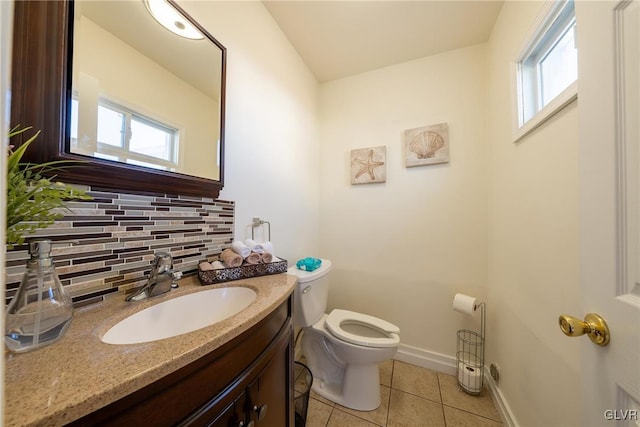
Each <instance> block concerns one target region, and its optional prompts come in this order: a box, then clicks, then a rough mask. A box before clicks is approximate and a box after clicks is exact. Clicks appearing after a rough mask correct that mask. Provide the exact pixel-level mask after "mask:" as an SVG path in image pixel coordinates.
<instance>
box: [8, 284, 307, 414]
mask: <svg viewBox="0 0 640 427" xmlns="http://www.w3.org/2000/svg"><path fill="white" fill-rule="evenodd" d="M179 283H180V287H179V288H178V289H174V290H172V291H171V292H170V293H169V294H166V295H162V296H158V297H154V298H151V299H150V300H147V301H140V302H125V301H124V296H123V295H122V294H116V295H113V296H110V297H109V298H106V299H105V301H103V302H100V303H98V304H94V305H91V306H88V307H83V308H80V309H76V310H75V312H74V318H73V321H72V322H71V325H70V327H69V329H68V330H67V333H66V334H65V336H64V337H63V338H62V339H61V340H60V341H58V342H56V343H55V344H52V345H49V346H46V347H43V348H40V349H38V350H35V351H32V352H28V353H22V354H14V353H10V352H8V351H6V352H5V386H4V395H5V402H4V411H5V414H4V416H5V420H4V421H5V425H7V426H19V425H20V426H22V425H32V426H36V425H37V426H45V425H47V426H49V425H51V426H52V425H62V424H65V423H69V422H71V421H74V420H76V419H78V418H80V417H82V416H84V415H86V414H89V413H91V412H93V411H95V410H97V409H99V408H101V407H103V406H106V405H108V404H109V403H111V402H114V401H116V400H118V399H120V398H122V397H124V396H126V395H128V394H130V393H132V392H134V391H136V390H139V389H141V388H142V387H144V386H146V385H148V384H151V383H152V382H154V381H156V380H158V379H159V378H162V377H164V376H165V375H167V374H170V373H171V372H173V371H175V370H177V369H179V368H181V367H183V366H186V365H187V364H189V363H191V362H193V361H194V360H197V359H199V358H200V357H202V356H204V355H205V354H207V353H209V352H211V351H213V350H215V349H216V348H218V347H220V346H221V345H223V344H225V343H226V342H228V341H230V340H232V339H233V338H235V337H237V336H238V335H240V334H241V333H243V332H244V331H246V330H248V329H249V328H251V327H252V326H254V325H256V324H257V323H258V322H260V320H262V319H263V318H265V317H266V316H267V315H268V314H269V313H271V312H272V311H273V310H274V309H275V308H276V307H278V306H279V305H280V304H281V303H282V302H283V301H285V300H286V299H287V297H288V296H289V295H290V294H291V292H293V289H294V287H295V284H296V278H295V276H291V275H287V274H275V275H268V276H261V277H254V278H251V279H243V280H237V281H233V282H226V283H222V284H218V285H208V286H200V284H199V282H198V279H197V277H195V276H192V277H187V278H185V279H182V280H181V281H180V282H179ZM229 286H244V287H248V288H251V289H253V290H255V291H256V293H257V297H256V300H255V301H254V302H253V303H251V305H249V307H247V308H246V309H244V310H242V311H240V312H239V313H238V314H235V315H233V316H231V317H229V318H228V319H225V320H223V321H221V322H218V323H216V324H213V325H211V326H207V327H205V328H202V329H198V330H196V331H193V332H189V333H186V334H183V335H178V336H175V337H171V338H166V339H162V340H158V341H153V342H147V343H141V344H131V345H112V344H105V343H103V342H102V341H100V337H101V336H102V335H103V334H104V333H105V332H106V331H107V330H108V329H109V328H110V327H111V326H113V325H115V324H116V323H117V322H119V321H120V320H122V319H124V318H125V317H127V316H129V315H131V314H133V313H135V312H137V311H140V310H143V309H145V308H147V307H149V306H151V305H154V304H158V303H160V302H162V301H166V300H167V299H170V298H175V297H177V296H180V295H185V294H188V293H193V292H198V291H201V290H206V289H213V288H221V287H229Z"/></svg>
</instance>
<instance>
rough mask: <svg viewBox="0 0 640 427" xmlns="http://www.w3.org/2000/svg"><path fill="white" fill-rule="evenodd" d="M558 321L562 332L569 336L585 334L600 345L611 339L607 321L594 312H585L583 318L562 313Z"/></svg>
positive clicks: (607, 342)
mask: <svg viewBox="0 0 640 427" xmlns="http://www.w3.org/2000/svg"><path fill="white" fill-rule="evenodd" d="M558 322H559V324H560V329H561V330H562V332H564V334H565V335H567V336H569V337H579V336H580V335H584V334H587V335H589V338H590V339H591V341H593V342H594V343H596V344H598V345H601V346H605V345H607V344H609V341H610V339H611V334H610V333H609V327H608V326H607V322H605V321H604V319H603V318H602V317H600V316H599V315H597V314H595V313H587V315H586V316H584V320H580V319H577V318H575V317H573V316H568V315H566V314H563V315H561V316H560V318H559V319H558Z"/></svg>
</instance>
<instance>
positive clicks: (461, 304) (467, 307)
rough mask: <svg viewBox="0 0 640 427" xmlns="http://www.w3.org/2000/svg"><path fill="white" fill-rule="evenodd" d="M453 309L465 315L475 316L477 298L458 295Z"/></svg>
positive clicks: (454, 299) (455, 297) (454, 298)
mask: <svg viewBox="0 0 640 427" xmlns="http://www.w3.org/2000/svg"><path fill="white" fill-rule="evenodd" d="M453 309H454V310H455V311H459V312H460V313H464V314H473V313H474V312H475V311H476V298H474V297H470V296H469V295H465V294H456V295H455V296H454V297H453Z"/></svg>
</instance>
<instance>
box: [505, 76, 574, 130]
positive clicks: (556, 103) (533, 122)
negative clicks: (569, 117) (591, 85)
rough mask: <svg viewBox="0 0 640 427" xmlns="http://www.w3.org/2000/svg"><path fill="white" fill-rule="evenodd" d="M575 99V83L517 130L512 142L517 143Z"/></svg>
mask: <svg viewBox="0 0 640 427" xmlns="http://www.w3.org/2000/svg"><path fill="white" fill-rule="evenodd" d="M576 99H578V82H577V81H575V82H573V83H572V84H571V85H570V86H568V87H567V88H566V89H565V90H564V91H562V92H561V93H560V95H558V96H556V97H555V98H554V99H553V101H551V102H550V103H548V104H547V105H546V106H545V107H544V108H543V109H542V110H540V111H538V112H537V113H536V114H535V115H534V116H533V117H532V118H531V119H529V121H527V122H526V123H525V124H523V125H522V126H520V127H519V128H517V129H516V130H515V131H514V134H513V142H514V143H516V142H519V141H520V140H521V139H523V138H524V137H525V136H527V135H529V134H530V133H531V132H533V131H534V130H536V129H537V128H538V127H540V126H541V125H542V124H543V123H544V122H546V121H547V120H549V119H550V118H551V117H553V116H554V115H555V114H556V113H558V112H559V111H560V110H562V109H563V108H564V107H566V106H567V105H569V104H571V103H572V102H573V101H575V100H576Z"/></svg>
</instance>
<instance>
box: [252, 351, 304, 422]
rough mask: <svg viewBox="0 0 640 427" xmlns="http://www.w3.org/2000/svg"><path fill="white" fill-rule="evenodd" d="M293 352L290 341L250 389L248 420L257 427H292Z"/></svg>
mask: <svg viewBox="0 0 640 427" xmlns="http://www.w3.org/2000/svg"><path fill="white" fill-rule="evenodd" d="M291 353H292V352H291V342H290V341H287V342H286V343H285V345H283V346H281V347H280V349H279V350H278V352H277V353H276V354H275V355H274V357H273V358H272V359H271V360H270V361H269V364H268V365H267V366H265V368H264V369H263V370H262V371H261V372H260V374H259V375H258V377H257V378H256V379H255V380H254V381H253V382H252V383H251V384H250V385H249V387H248V388H247V394H248V396H247V403H248V405H247V409H248V411H249V420H251V421H254V422H255V427H283V426H289V425H292V424H291V418H290V417H291V412H292V410H293V409H292V408H293V402H292V398H291V396H292V393H291V390H290V388H291V387H292V384H291V381H292V380H291V378H292V375H290V369H291V366H292V365H291V364H292V363H293V361H292V360H291V358H292V354H291Z"/></svg>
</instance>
